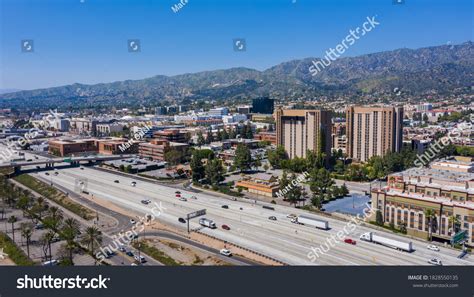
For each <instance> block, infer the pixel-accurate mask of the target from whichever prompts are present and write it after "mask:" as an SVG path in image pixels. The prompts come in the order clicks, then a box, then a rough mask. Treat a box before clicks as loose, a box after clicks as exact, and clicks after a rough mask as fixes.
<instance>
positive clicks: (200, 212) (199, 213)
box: [188, 209, 206, 220]
mask: <svg viewBox="0 0 474 297" xmlns="http://www.w3.org/2000/svg"><path fill="white" fill-rule="evenodd" d="M205 214H206V210H205V209H201V210H198V211H195V212H192V213H188V220H190V219H194V218H196V217H200V216H203V215H205Z"/></svg>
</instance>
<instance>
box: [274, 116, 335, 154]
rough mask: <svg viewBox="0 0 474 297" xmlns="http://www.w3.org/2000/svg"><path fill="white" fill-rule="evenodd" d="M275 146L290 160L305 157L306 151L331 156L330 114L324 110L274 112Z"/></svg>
mask: <svg viewBox="0 0 474 297" xmlns="http://www.w3.org/2000/svg"><path fill="white" fill-rule="evenodd" d="M275 117H276V132H277V145H281V146H283V147H284V148H285V151H286V152H287V154H288V156H289V157H290V159H293V158H295V157H306V151H307V150H310V151H316V152H319V151H322V152H324V153H326V156H328V157H329V156H330V155H331V112H330V111H326V110H307V109H278V110H276V112H275Z"/></svg>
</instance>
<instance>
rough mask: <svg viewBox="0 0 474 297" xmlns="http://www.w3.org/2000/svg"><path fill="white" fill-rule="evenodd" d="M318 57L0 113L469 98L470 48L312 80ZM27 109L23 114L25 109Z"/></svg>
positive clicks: (149, 81)
mask: <svg viewBox="0 0 474 297" xmlns="http://www.w3.org/2000/svg"><path fill="white" fill-rule="evenodd" d="M316 60H318V58H305V59H299V60H292V61H288V62H283V63H281V64H278V65H276V66H273V67H271V68H269V69H266V70H264V71H258V70H255V69H249V68H230V69H224V70H213V71H204V72H198V73H187V74H182V75H176V76H164V75H157V76H153V77H150V78H145V79H140V80H126V81H118V82H112V83H100V84H93V85H86V84H79V83H75V84H72V85H66V86H60V87H52V88H46V89H36V90H28V91H17V92H12V93H7V94H0V108H17V109H24V108H27V109H35V108H51V107H53V108H58V107H59V108H82V107H97V106H102V107H109V106H115V107H133V106H141V105H156V104H160V102H163V101H166V102H182V101H186V102H189V101H190V100H191V101H194V100H225V101H229V102H230V101H232V102H238V101H242V100H243V101H245V100H248V99H250V98H255V97H259V96H270V97H271V98H275V99H279V100H285V99H288V100H290V99H300V100H314V99H316V100H317V99H318V98H326V99H328V98H329V99H331V98H341V97H344V98H349V99H352V100H358V98H362V97H367V96H368V97H371V96H372V97H373V96H380V97H383V96H393V92H394V90H397V92H400V93H401V94H402V95H403V96H411V97H416V96H423V95H426V94H441V95H443V94H452V93H456V92H458V93H471V92H472V86H473V81H474V46H473V43H472V42H471V41H469V42H466V43H463V44H459V45H442V46H433V47H426V48H419V49H406V48H403V49H397V50H393V51H386V52H379V53H373V54H367V55H361V56H357V57H345V58H340V59H337V60H335V61H333V62H332V63H331V64H330V65H329V66H327V67H326V68H324V69H323V70H322V71H320V72H319V73H318V74H317V75H315V76H312V75H311V73H310V71H309V70H308V68H309V67H310V66H311V65H312V61H316ZM26 106H27V107H26Z"/></svg>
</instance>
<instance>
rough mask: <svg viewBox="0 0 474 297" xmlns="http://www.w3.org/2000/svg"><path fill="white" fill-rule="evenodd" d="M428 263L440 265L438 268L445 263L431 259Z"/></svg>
mask: <svg viewBox="0 0 474 297" xmlns="http://www.w3.org/2000/svg"><path fill="white" fill-rule="evenodd" d="M428 263H430V264H432V265H438V266H441V265H443V263H441V260H439V259H436V258H433V259H429V260H428Z"/></svg>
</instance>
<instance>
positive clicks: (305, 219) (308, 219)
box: [296, 215, 329, 230]
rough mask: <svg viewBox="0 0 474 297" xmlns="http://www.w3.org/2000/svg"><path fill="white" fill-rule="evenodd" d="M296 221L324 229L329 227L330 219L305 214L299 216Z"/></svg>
mask: <svg viewBox="0 0 474 297" xmlns="http://www.w3.org/2000/svg"><path fill="white" fill-rule="evenodd" d="M296 223H298V224H303V225H307V226H312V227H316V228H319V229H323V230H327V229H329V222H328V221H324V220H320V219H316V218H313V217H309V216H303V215H300V216H298V217H297V218H296Z"/></svg>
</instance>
